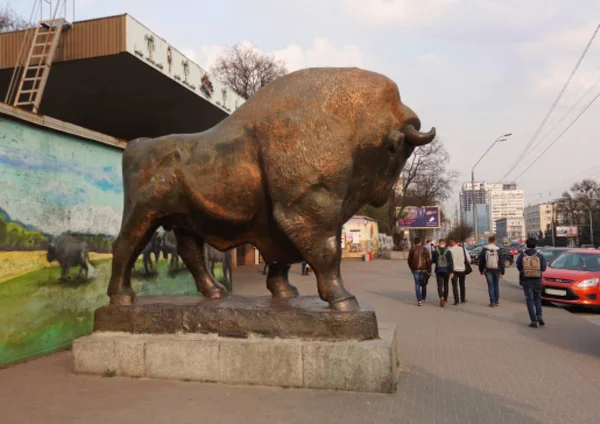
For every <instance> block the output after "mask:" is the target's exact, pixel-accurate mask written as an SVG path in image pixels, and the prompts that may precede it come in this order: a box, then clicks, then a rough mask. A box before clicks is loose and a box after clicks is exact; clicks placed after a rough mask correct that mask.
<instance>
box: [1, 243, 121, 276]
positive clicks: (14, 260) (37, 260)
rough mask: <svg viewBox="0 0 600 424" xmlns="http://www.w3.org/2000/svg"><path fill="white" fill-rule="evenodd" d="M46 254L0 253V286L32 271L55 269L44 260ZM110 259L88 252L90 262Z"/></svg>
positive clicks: (38, 251) (44, 252)
mask: <svg viewBox="0 0 600 424" xmlns="http://www.w3.org/2000/svg"><path fill="white" fill-rule="evenodd" d="M47 253H48V252H47V251H45V250H34V251H31V252H23V251H12V252H2V251H0V284H1V283H3V282H5V281H8V280H12V279H13V278H17V277H20V276H22V275H25V274H29V273H30V272H32V271H37V270H40V269H44V268H52V267H55V266H56V262H54V263H49V262H48V261H47V260H46V254H47ZM111 257H112V255H111V254H110V253H96V252H90V259H91V260H92V261H99V260H103V259H110V258H111Z"/></svg>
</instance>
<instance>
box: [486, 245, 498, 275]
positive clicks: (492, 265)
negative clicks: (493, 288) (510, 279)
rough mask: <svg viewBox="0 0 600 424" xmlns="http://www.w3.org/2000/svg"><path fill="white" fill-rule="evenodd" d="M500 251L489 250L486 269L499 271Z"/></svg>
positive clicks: (487, 251)
mask: <svg viewBox="0 0 600 424" xmlns="http://www.w3.org/2000/svg"><path fill="white" fill-rule="evenodd" d="M498 262H499V258H498V250H496V249H487V250H486V252H485V269H490V270H495V269H498Z"/></svg>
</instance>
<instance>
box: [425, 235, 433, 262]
mask: <svg viewBox="0 0 600 424" xmlns="http://www.w3.org/2000/svg"><path fill="white" fill-rule="evenodd" d="M425 249H426V250H427V252H428V253H429V257H430V258H433V243H432V242H431V240H429V239H427V240H425Z"/></svg>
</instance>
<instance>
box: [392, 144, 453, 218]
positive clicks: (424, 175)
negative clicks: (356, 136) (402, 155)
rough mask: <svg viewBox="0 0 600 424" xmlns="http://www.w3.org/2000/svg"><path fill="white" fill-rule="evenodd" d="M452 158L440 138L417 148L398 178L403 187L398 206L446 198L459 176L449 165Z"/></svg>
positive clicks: (426, 204) (402, 206)
mask: <svg viewBox="0 0 600 424" xmlns="http://www.w3.org/2000/svg"><path fill="white" fill-rule="evenodd" d="M449 162H450V155H449V154H448V151H447V150H446V149H445V147H444V145H443V142H442V141H441V140H440V139H439V138H436V139H435V140H434V141H433V142H432V143H430V144H428V145H425V146H422V147H419V148H417V149H416V150H415V152H414V153H413V154H412V156H411V157H410V158H409V160H408V162H407V164H406V166H405V167H404V172H403V174H402V178H401V179H400V181H399V184H401V190H400V194H399V196H397V197H396V206H398V207H400V211H402V209H404V208H405V207H406V206H434V205H438V204H440V203H443V202H444V201H446V200H447V199H448V198H449V197H450V195H451V193H452V185H453V184H454V182H455V181H456V178H457V177H458V173H457V172H456V171H454V170H451V169H449V168H448V163H449Z"/></svg>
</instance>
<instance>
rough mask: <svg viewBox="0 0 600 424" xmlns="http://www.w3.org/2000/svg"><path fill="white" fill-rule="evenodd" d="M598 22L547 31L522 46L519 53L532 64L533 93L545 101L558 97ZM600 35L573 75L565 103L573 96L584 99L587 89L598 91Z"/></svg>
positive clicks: (531, 89) (529, 74) (529, 73)
mask: <svg viewBox="0 0 600 424" xmlns="http://www.w3.org/2000/svg"><path fill="white" fill-rule="evenodd" d="M597 25H598V24H597V22H593V23H590V24H587V25H583V26H581V27H571V28H566V29H560V30H557V31H554V32H550V33H548V34H545V35H544V36H543V37H540V38H539V39H537V40H532V41H530V42H528V43H526V44H524V45H522V46H521V48H520V49H519V51H518V53H519V54H520V55H521V57H522V59H523V60H524V61H525V62H528V63H529V64H530V66H531V67H530V71H529V72H528V78H529V82H530V92H531V93H532V94H533V95H536V96H540V97H541V98H542V99H544V100H550V99H551V98H554V97H555V96H556V95H557V94H558V92H559V90H560V89H561V87H562V86H563V85H564V83H565V81H566V80H567V78H568V77H569V75H570V74H571V72H572V70H573V67H574V65H575V63H576V61H577V60H578V59H579V57H580V55H581V54H582V53H583V51H584V48H585V46H586V45H587V43H588V41H589V40H590V37H591V35H592V34H593V32H594V30H595V29H596V28H597ZM598 38H600V36H598V35H597V36H596V40H594V43H593V44H592V45H591V46H590V48H589V50H588V52H587V55H586V56H585V58H584V59H583V61H582V62H581V64H580V66H579V68H578V69H577V72H576V74H575V75H574V76H573V79H572V80H571V83H570V84H569V87H568V89H567V91H566V92H565V98H564V99H563V101H562V102H561V103H564V102H565V100H567V99H568V98H569V97H573V98H580V96H581V95H582V94H585V92H586V91H590V90H591V91H593V92H597V91H598V90H597V87H598V83H599V82H600V73H599V72H598V71H599V70H600V40H598Z"/></svg>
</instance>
